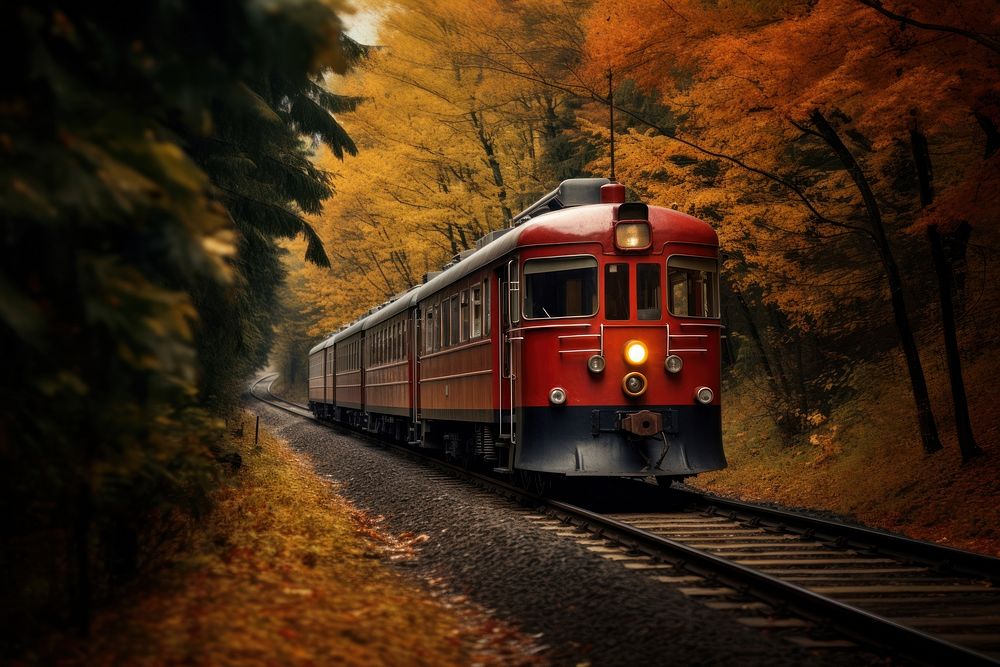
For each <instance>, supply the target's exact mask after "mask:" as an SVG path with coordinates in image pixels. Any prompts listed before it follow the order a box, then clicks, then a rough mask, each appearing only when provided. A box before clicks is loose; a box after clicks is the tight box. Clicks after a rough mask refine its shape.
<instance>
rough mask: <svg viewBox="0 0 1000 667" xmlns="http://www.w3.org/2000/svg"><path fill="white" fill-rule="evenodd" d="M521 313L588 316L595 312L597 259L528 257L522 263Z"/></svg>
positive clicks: (535, 316) (539, 316) (536, 316)
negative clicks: (522, 296)
mask: <svg viewBox="0 0 1000 667" xmlns="http://www.w3.org/2000/svg"><path fill="white" fill-rule="evenodd" d="M523 283H524V316H525V317H526V318H528V319H546V318H551V317H590V316H591V315H595V314H596V313H597V260H596V259H594V258H593V257H559V258H552V259H530V260H528V261H527V262H525V263H524V280H523Z"/></svg>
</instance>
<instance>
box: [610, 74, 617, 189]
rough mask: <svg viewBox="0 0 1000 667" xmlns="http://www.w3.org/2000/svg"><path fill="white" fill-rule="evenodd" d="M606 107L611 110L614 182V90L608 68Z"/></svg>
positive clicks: (612, 180)
mask: <svg viewBox="0 0 1000 667" xmlns="http://www.w3.org/2000/svg"><path fill="white" fill-rule="evenodd" d="M608 107H609V108H610V109H611V182H612V183H614V182H616V181H615V89H614V87H613V86H612V85H611V69H610V68H608Z"/></svg>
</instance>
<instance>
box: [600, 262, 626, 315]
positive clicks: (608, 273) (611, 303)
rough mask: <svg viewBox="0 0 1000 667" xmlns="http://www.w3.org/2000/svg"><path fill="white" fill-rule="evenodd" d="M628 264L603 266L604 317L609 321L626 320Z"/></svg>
mask: <svg viewBox="0 0 1000 667" xmlns="http://www.w3.org/2000/svg"><path fill="white" fill-rule="evenodd" d="M630 297H631V292H630V290H629V288H628V264H606V265H605V266H604V316H605V317H606V318H607V319H609V320H627V319H628V309H629V304H628V302H629V298H630Z"/></svg>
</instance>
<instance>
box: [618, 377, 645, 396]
mask: <svg viewBox="0 0 1000 667" xmlns="http://www.w3.org/2000/svg"><path fill="white" fill-rule="evenodd" d="M646 386H647V385H646V376H645V375H643V374H642V373H635V372H633V373H629V374H628V375H626V376H625V377H623V378H622V391H624V392H625V393H626V394H628V395H629V396H631V397H633V398H636V397H638V396H642V395H643V394H645V393H646Z"/></svg>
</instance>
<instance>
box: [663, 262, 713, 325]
mask: <svg viewBox="0 0 1000 667" xmlns="http://www.w3.org/2000/svg"><path fill="white" fill-rule="evenodd" d="M667 283H668V289H667V308H669V309H670V313H671V315H678V316H680V317H718V316H719V264H718V262H716V261H715V260H714V259H709V258H707V257H676V256H675V257H671V258H670V259H669V260H667Z"/></svg>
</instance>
